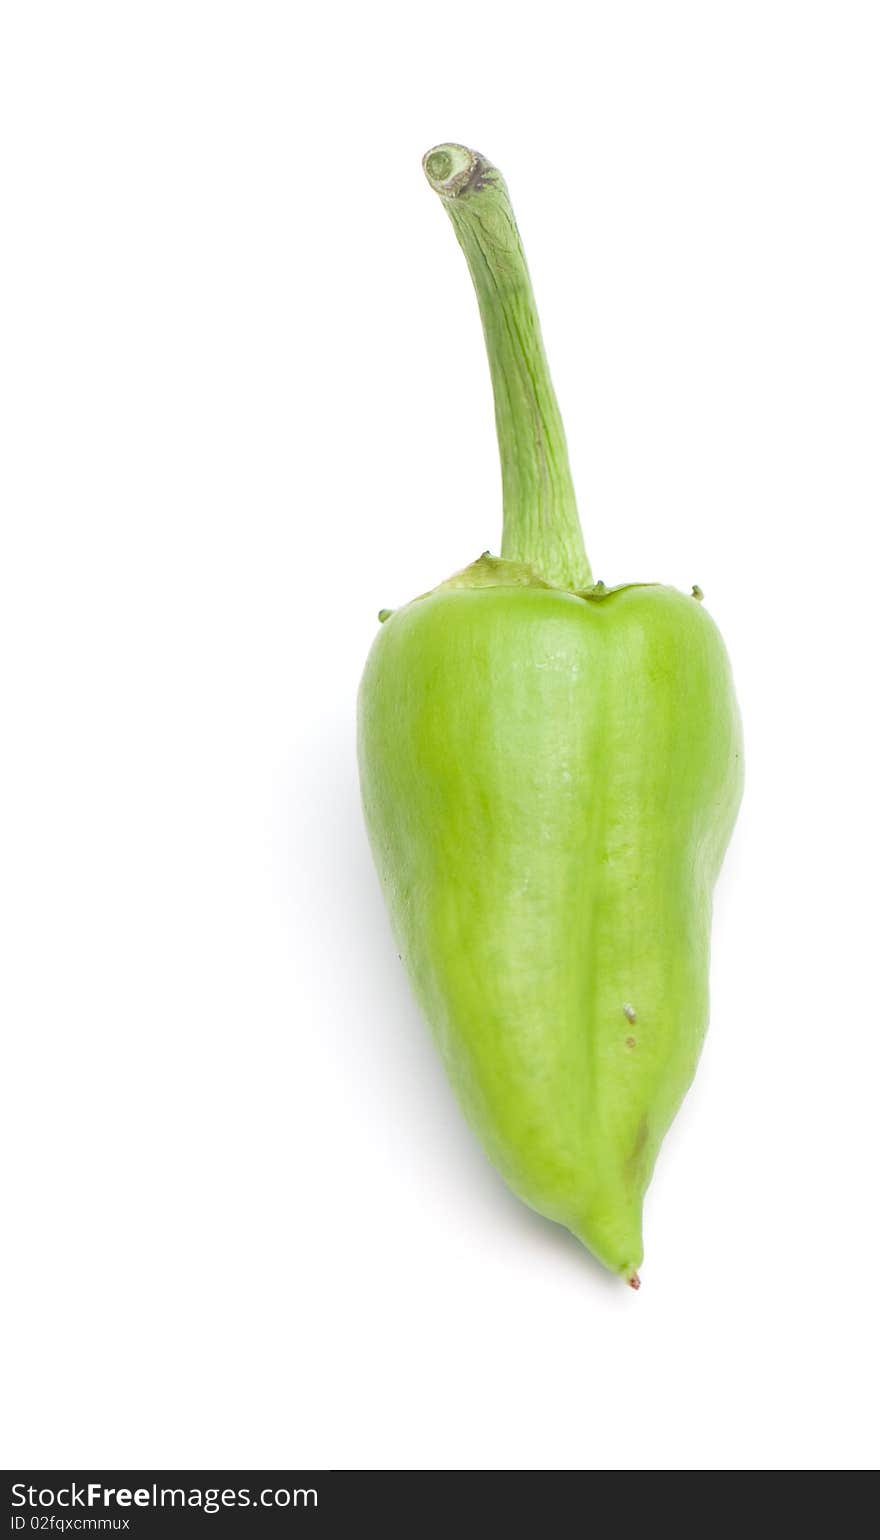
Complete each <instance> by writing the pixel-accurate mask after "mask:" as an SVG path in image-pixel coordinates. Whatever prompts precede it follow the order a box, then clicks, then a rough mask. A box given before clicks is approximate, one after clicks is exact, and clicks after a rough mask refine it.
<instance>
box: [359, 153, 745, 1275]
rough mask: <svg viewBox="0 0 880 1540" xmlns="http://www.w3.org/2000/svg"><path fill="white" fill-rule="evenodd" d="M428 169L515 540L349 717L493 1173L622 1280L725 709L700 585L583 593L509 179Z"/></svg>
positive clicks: (717, 770) (678, 1055)
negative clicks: (490, 409) (486, 381)
mask: <svg viewBox="0 0 880 1540" xmlns="http://www.w3.org/2000/svg"><path fill="white" fill-rule="evenodd" d="M424 169H425V173H426V175H427V178H428V181H429V182H430V184H431V186H432V187H433V188H434V190H435V191H436V192H437V193H439V195H440V197H441V199H442V201H443V204H444V206H445V208H446V211H447V213H448V214H449V216H450V218H451V220H452V224H453V226H454V228H455V233H456V235H457V237H458V240H459V243H460V245H461V247H462V249H463V250H464V254H465V257H466V259H467V262H468V266H469V268H470V272H471V277H472V279H473V282H474V286H475V289H476V293H477V298H478V301H479V306H480V312H481V316H482V321H483V330H484V333H485V338H486V345H487V349H488V355H489V364H490V369H491V375H492V385H493V390H494V396H495V418H496V425H497V431H498V444H499V448H500V453H501V468H502V483H503V499H504V529H503V538H502V545H501V556H500V557H494V556H491V555H489V554H488V552H486V553H484V554H483V555H482V556H480V557H479V558H478V559H477V560H476V561H474V562H473V563H472V564H471V565H470V566H468V567H465V568H464V570H463V571H461V572H458V573H456V574H455V575H454V576H453V577H451V578H449V579H448V580H447V581H446V582H444V583H441V584H440V585H439V587H437V588H435V589H434V590H433V591H432V592H431V593H429V594H426V595H423V596H422V597H420V598H417V599H415V600H413V601H412V602H411V603H409V604H406V605H404V606H403V607H402V608H400V609H397V610H395V611H393V612H387V611H383V612H382V618H383V620H384V623H383V625H382V627H381V629H380V631H379V633H378V635H377V637H376V640H375V643H374V645H373V648H372V651H371V653H370V656H369V659H368V662H367V666H366V671H365V674H364V678H363V682H362V685H361V691H360V699H359V726H358V748H359V762H360V773H361V786H362V794H363V803H364V809H365V815H366V822H367V828H368V832H369V836H370V841H371V845H372V849H373V853H374V856H375V861H376V865H377V867H378V871H379V876H380V879H381V883H382V887H383V890H384V893H385V897H386V900H387V903H388V907H389V910H390V913H391V918H392V922H393V925H394V929H395V932H396V936H397V940H398V947H399V950H400V952H401V955H402V957H403V960H404V962H405V964H406V967H407V970H408V972H409V975H410V978H411V980H412V983H413V986H414V989H415V993H416V995H417V997H418V999H419V1001H420V1003H421V1006H422V1008H423V1011H424V1014H425V1016H426V1017H427V1020H428V1022H429V1023H430V1026H431V1029H432V1032H433V1035H434V1037H435V1039H436V1042H437V1044H438V1046H439V1049H440V1053H441V1054H442V1057H443V1060H444V1063H445V1066H446V1070H447V1073H448V1076H449V1079H450V1081H451V1083H452V1085H453V1087H454V1089H455V1091H456V1093H457V1095H458V1097H459V1100H460V1102H461V1105H462V1107H463V1109H464V1112H465V1114H466V1116H467V1118H468V1119H469V1121H470V1123H471V1124H472V1126H473V1128H474V1129H475V1130H476V1131H477V1133H478V1135H479V1136H480V1138H481V1139H482V1141H483V1144H484V1146H485V1148H486V1150H487V1152H488V1154H489V1156H490V1158H491V1160H492V1161H493V1162H494V1164H495V1166H496V1167H497V1168H498V1170H499V1171H500V1172H501V1174H502V1176H503V1177H504V1178H505V1180H506V1181H507V1182H508V1184H509V1185H510V1187H511V1188H512V1189H513V1191H514V1192H515V1193H517V1194H518V1195H519V1197H520V1198H521V1199H523V1201H524V1202H525V1203H527V1204H530V1205H531V1207H533V1208H534V1209H537V1210H538V1212H539V1213H541V1214H544V1215H546V1216H547V1217H549V1218H550V1219H553V1220H556V1221H558V1222H559V1223H560V1224H563V1225H566V1226H567V1227H568V1228H569V1230H571V1231H572V1232H573V1233H574V1234H575V1235H576V1236H577V1237H578V1238H579V1239H580V1240H581V1241H582V1242H583V1243H584V1245H585V1246H587V1247H588V1248H589V1250H590V1251H591V1252H592V1253H593V1254H594V1255H595V1256H596V1257H598V1258H599V1260H600V1261H601V1262H603V1263H604V1264H605V1265H606V1266H607V1267H608V1268H610V1269H612V1270H613V1271H614V1272H616V1273H618V1274H620V1275H621V1276H622V1277H624V1278H625V1279H626V1280H627V1281H628V1282H629V1283H630V1284H631V1285H632V1286H633V1287H634V1288H637V1287H638V1286H639V1277H638V1271H637V1269H638V1267H639V1265H640V1263H641V1260H642V1203H643V1198H644V1194H645V1190H646V1188H647V1186H648V1182H649V1180H650V1177H651V1174H652V1170H653V1167H654V1163H655V1160H656V1157H657V1153H658V1150H659V1148H660V1144H661V1141H662V1139H663V1137H664V1134H665V1133H666V1131H667V1129H668V1128H669V1125H670V1123H671V1121H672V1119H673V1117H674V1116H675V1113H676V1112H677V1110H678V1107H679V1106H680V1104H681V1101H682V1098H683V1097H684V1094H685V1092H686V1090H687V1088H688V1086H689V1085H690V1082H691V1079H692V1077H693V1074H694V1071H695V1069H696V1064H697V1059H698V1056H699V1052H700V1048H701V1045H702V1041H703V1037H704V1034H705V1030H706V1025H707V1020H708V1008H709V1002H708V968H709V932H710V921H711V905H712V890H713V886H714V883H715V880H716V878H717V876H718V872H719V869H720V866H721V862H722V859H723V856H724V852H725V849H726V847H727V844H728V840H729V838H730V834H731V831H732V829H733V824H734V821H735V818H736V814H737V809H738V807H739V802H740V797H741V792H742V750H741V729H740V719H739V713H738V710H737V705H736V699H735V695H734V690H733V683H732V679H731V672H730V666H729V663H728V658H727V654H726V651H725V648H724V644H723V642H722V640H721V636H720V634H719V632H718V630H717V628H716V626H715V625H714V623H713V621H712V620H711V619H710V617H709V615H708V614H707V612H706V609H705V607H704V606H703V604H702V603H701V602H700V600H701V599H702V593H701V591H700V590H699V589H697V588H695V589H693V590H692V591H691V592H690V593H688V594H685V593H683V592H681V591H680V590H678V589H676V588H672V587H667V586H665V585H663V584H660V583H626V584H623V585H621V586H619V587H606V586H605V585H604V583H594V582H593V579H592V574H591V572H590V566H589V563H588V561H587V557H586V554H585V551H584V544H583V538H582V534H581V528H580V523H579V519H578V513H577V507H576V503H575V497H574V490H573V487H572V480H571V473H570V470H569V463H568V454H567V450H566V444H565V435H564V432H563V427H562V421H561V418H560V414H559V408H558V405H557V402H556V397H555V395H554V392H553V387H552V384H551V381H550V376H549V373H548V369H547V361H546V357H545V354H544V349H543V344H542V340H541V333H540V327H539V323H538V316H537V312H536V309H535V303H534V298H533V295H532V289H531V284H530V281H529V277H528V272H527V269H526V264H525V259H524V256H523V251H522V246H521V243H520V239H519V234H518V232H517V228H516V224H515V221H514V218H513V213H512V210H511V206H510V201H509V198H508V194H507V189H506V187H505V184H504V181H503V179H502V177H501V175H500V173H499V172H498V171H497V170H496V169H495V168H494V167H493V166H491V165H490V164H489V163H488V162H487V161H486V160H485V159H484V157H483V156H481V155H478V154H476V153H475V152H474V151H471V150H467V149H465V148H464V147H463V146H461V145H455V144H447V145H441V146H438V147H437V148H436V149H434V150H431V151H429V153H428V154H427V155H426V156H425V160H424Z"/></svg>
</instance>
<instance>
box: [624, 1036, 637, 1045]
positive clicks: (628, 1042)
mask: <svg viewBox="0 0 880 1540" xmlns="http://www.w3.org/2000/svg"><path fill="white" fill-rule="evenodd" d="M624 1041H625V1043H626V1046H627V1048H635V1046H636V1040H635V1038H634V1037H627V1038H625V1039H624Z"/></svg>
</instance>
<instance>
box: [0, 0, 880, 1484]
mask: <svg viewBox="0 0 880 1540" xmlns="http://www.w3.org/2000/svg"><path fill="white" fill-rule="evenodd" d="M878 70H880V18H878V12H877V8H876V6H874V5H872V4H863V5H862V4H857V3H846V0H834V3H828V4H813V3H791V4H785V3H779V0H776V3H774V0H759V3H742V0H740V3H737V4H717V3H716V4H705V3H703V0H699V3H693V4H684V3H664V4H663V5H655V4H651V3H645V4H631V3H615V4H611V3H607V4H584V5H581V6H573V5H568V4H566V5H562V4H557V3H552V0H542V4H541V5H540V6H533V5H527V6H526V5H518V4H515V3H505V4H497V5H495V4H487V3H479V0H469V3H466V4H458V3H455V0H447V3H445V4H444V5H443V6H442V7H425V6H414V5H411V4H401V5H399V6H398V5H391V4H387V3H386V4H381V3H380V4H371V5H363V6H362V5H326V6H313V7H306V6H303V5H299V4H296V3H286V4H268V3H257V0H247V3H240V4H223V3H216V0H212V3H204V4H198V3H186V0H183V3H181V0H173V3H165V4H162V3H156V0H152V3H150V4H146V3H144V4H118V3H107V4H94V3H82V0H81V3H79V4H77V5H68V4H57V5H52V4H43V3H27V4H25V3H21V4H15V3H8V4H6V5H5V6H4V8H3V12H2V35H0V77H2V78H0V117H2V122H0V141H2V145H3V154H2V167H0V208H2V221H3V238H2V246H0V265H2V283H0V305H2V329H3V342H2V354H3V359H2V365H0V368H2V379H3V403H2V420H3V437H4V451H3V464H2V488H0V491H2V513H3V556H2V587H3V596H2V633H3V634H2V705H0V721H2V735H3V744H4V747H3V753H2V770H0V773H2V778H3V788H2V795H0V816H2V822H3V829H2V851H3V854H2V865H0V871H2V878H0V881H2V889H3V895H2V905H3V908H2V918H0V936H2V950H3V954H4V962H3V974H2V990H3V1024H4V1072H3V1074H4V1086H5V1089H4V1118H3V1143H4V1147H5V1148H4V1152H3V1173H4V1185H5V1189H6V1191H5V1198H4V1231H5V1234H6V1237H7V1241H8V1250H7V1254H6V1260H5V1263H4V1267H3V1271H2V1293H3V1308H2V1321H3V1331H4V1334H5V1337H6V1341H5V1344H4V1346H3V1355H2V1356H3V1363H4V1377H5V1380H6V1396H5V1401H6V1415H7V1417H8V1426H7V1427H6V1430H5V1435H4V1438H3V1443H2V1454H3V1463H4V1465H7V1466H15V1465H22V1466H24V1465H27V1466H37V1467H44V1468H45V1467H53V1466H54V1467H59V1466H62V1467H67V1466H70V1467H76V1468H84V1467H87V1466H88V1465H93V1466H101V1467H107V1466H110V1467H112V1466H133V1467H151V1466H158V1467H165V1468H173V1467H175V1466H177V1467H182V1466H187V1465H189V1466H195V1467H213V1468H218V1469H220V1468H223V1467H224V1466H226V1467H232V1466H244V1467H257V1466H264V1467H270V1468H278V1467H280V1468H285V1469H287V1468H296V1467H306V1466H348V1467H356V1468H373V1467H378V1468H408V1467H421V1468H444V1467H445V1468H471V1467H474V1468H502V1469H503V1468H517V1467H529V1468H559V1469H565V1468H574V1469H631V1468H632V1469H639V1468H647V1469H738V1468H757V1469H764V1468H770V1469H812V1468H832V1469H836V1468H864V1467H867V1466H872V1465H874V1464H876V1460H877V1453H878V1444H877V1437H876V1412H877V1397H876V1385H877V1374H878V1351H877V1349H878V1339H877V1311H876V1303H875V1297H876V1290H877V1279H878V1272H880V1268H878V1255H877V1250H878V1247H877V1204H878V1196H877V1191H878V1189H877V1175H878V1160H877V1128H878V1112H877V1105H878V1088H880V1050H878V1041H880V1039H878V964H877V952H878V941H877V917H878V916H877V910H878V905H877V870H878V865H877V863H878V845H877V819H876V812H875V807H876V801H877V791H876V786H877V752H876V741H875V732H876V719H877V667H876V665H877V651H878V649H877V630H878V618H877V617H878V611H877V579H876V564H877V557H878V540H877V527H878V502H880V497H878V494H880V468H878V421H880V417H878V408H880V369H878V358H880V300H878V295H880V284H878V274H880V217H878V199H877V150H878V143H880V106H878V101H880V98H878V91H877V79H878ZM449 138H452V139H459V140H463V141H465V142H466V143H472V144H475V145H476V146H477V147H478V148H480V149H482V150H484V151H485V152H486V153H487V154H488V155H489V156H490V157H491V158H492V159H494V160H495V161H496V162H497V163H498V164H499V165H500V166H501V167H502V169H503V170H504V171H505V173H506V175H507V179H508V182H509V184H510V187H511V190H512V194H513V198H514V202H515V206H516V209H517V213H518V216H519V222H520V226H521V229H522V231H523V237H524V241H525V245H526V248H527V251H528V253H529V258H530V263H531V268H532V274H533V278H534V281H535V285H536V289H537V293H538V299H539V303H540V306H541V310H542V315H543V319H544V329H545V337H546V342H547V347H548V351H549V354H550V357H551V361H552V365H553V370H554V377H555V381H556V385H557V389H558V392H559V396H560V400H561V404H562V407H563V411H564V414H565V418H566V423H567V426H568V434H569V439H570V445H571V453H572V460H573V465H574V470H575V475H576V479H577V483H578V487H579V493H580V498H581V504H582V510H583V516H584V524H585V529H586V534H587V543H588V547H589V549H590V552H591V555H592V558H593V566H594V570H595V572H596V575H597V576H598V577H602V578H604V579H605V581H606V582H609V583H610V582H614V581H620V580H624V579H661V580H664V581H668V582H674V583H677V584H680V585H681V586H682V587H686V588H687V587H689V586H690V585H691V584H692V583H694V582H699V583H700V584H701V585H702V587H703V588H704V590H705V593H706V602H707V605H708V607H709V609H710V611H711V613H712V614H713V615H714V616H715V618H716V619H717V621H718V622H719V624H720V626H721V628H722V631H723V632H724V635H725V637H726V638H727V641H728V644H729V648H730V651H731V655H732V658H733V663H734V669H735V673H736V678H737V682H738V688H739V694H740V699H741V705H742V710H743V716H744V720H745V730H746V745H747V761H748V763H747V792H746V800H745V803H744V806H743V812H742V816H741V819H740V823H739V826H738V828H737V832H736V835H735V838H734V843H733V846H732V848H731V852H730V856H729V859H728V862H727V865H726V868H725V872H724V876H723V879H722V882H721V885H720V888H719V893H718V903H717V910H716V925H715V942H714V964H713V1020H712V1027H711V1030H710V1034H709V1038H708V1043H707V1047H706V1051H705V1054H704V1058H703V1062H702V1065H701V1069H700V1074H699V1076H698V1079H697V1082H696V1085H695V1088H694V1090H693V1092H692V1094H691V1095H690V1097H689V1098H688V1101H687V1104H686V1106H685V1108H684V1110H683V1112H682V1113H681V1115H680V1117H679V1119H678V1121H677V1123H676V1125H675V1128H674V1130H673V1132H672V1133H671V1134H670V1136H669V1138H668V1140H667V1143H666V1146H665V1148H664V1151H663V1154H662V1156H661V1159H660V1163H659V1167H658V1170H657V1174H656V1178H655V1181H654V1183H653V1186H652V1188H651V1191H650V1194H649V1198H648V1203H647V1212H646V1261H645V1265H644V1269H643V1275H642V1276H643V1287H642V1290H641V1293H640V1294H638V1295H635V1294H633V1293H632V1292H631V1291H630V1290H628V1289H626V1288H624V1287H622V1286H621V1285H620V1284H618V1283H616V1282H615V1281H614V1280H612V1279H611V1278H609V1277H606V1276H605V1275H603V1274H602V1273H601V1272H600V1270H599V1269H598V1268H597V1267H596V1266H595V1265H594V1264H593V1263H592V1262H591V1261H590V1259H589V1258H588V1257H587V1256H586V1254H584V1253H583V1252H581V1251H580V1249H579V1248H578V1246H577V1245H576V1243H575V1242H574V1241H573V1240H571V1239H570V1238H569V1237H568V1236H567V1235H566V1234H565V1233H563V1232H562V1231H559V1230H557V1229H556V1228H554V1227H553V1226H551V1225H549V1224H547V1223H545V1222H543V1221H541V1220H539V1219H538V1218H537V1217H535V1216H534V1215H532V1214H530V1213H529V1212H528V1211H526V1210H525V1209H524V1208H522V1207H520V1206H519V1205H518V1204H517V1203H516V1202H515V1201H514V1200H513V1199H512V1198H511V1197H510V1196H509V1195H508V1194H507V1193H506V1191H505V1190H504V1189H503V1188H502V1186H501V1184H500V1182H499V1180H498V1179H497V1178H496V1177H495V1175H494V1173H493V1172H492V1170H491V1169H490V1167H489V1166H488V1165H487V1163H486V1162H485V1160H484V1158H483V1156H482V1154H481V1152H480V1150H479V1148H478V1147H477V1146H476V1144H475V1142H474V1140H473V1139H472V1138H471V1136H470V1134H469V1133H468V1132H467V1131H466V1129H465V1127H464V1126H463V1124H462V1121H461V1119H460V1116H459V1113H458V1111H457V1108H456V1106H455V1105H454V1103H453V1101H452V1098H451V1095H450V1093H449V1092H448V1090H447V1088H446V1085H445V1082H444V1080H443V1076H442V1074H441V1071H440V1069H439V1067H438V1063H437V1061H436V1059H435V1056H434V1053H433V1050H432V1048H431V1046H430V1043H429V1041H428V1038H427V1034H426V1031H425V1029H424V1027H423V1026H422V1024H421V1022H420V1020H419V1018H418V1015H417V1012H416V1010H415V1008H414V1006H413V1005H412V1003H411V1001H410V998H409V994H408V992H407V987H406V983H405V980H404V978H403V976H402V973H401V970H400V965H399V963H398V960H397V956H396V952H395V948H394V945H393V942H392V940H391V937H390V933H389V929H388V925H387V922H386V918H385V915H384V912H383V908H382V904H381V900H380V895H379V891H378V886H377V883H376V880H375V877H374V874H373V870H372V866H371V862H370V857H369V853H368V849H367V845H366V840H365V837H364V833H363V829H362V825H361V817H360V810H359V804H358V791H357V782H356V772H355V763H354V745H353V713H354V700H355V692H356V687H357V682H358V677H359V673H360V670H361V667H362V664H363V660H364V657H365V655H366V652H367V649H368V647H369V645H370V642H371V640H372V638H373V635H374V633H375V630H376V621H375V616H376V612H377V610H378V609H379V608H380V607H381V606H384V605H389V606H394V605H397V604H400V603H402V602H405V601H406V600H407V599H408V598H410V597H412V596H414V595H415V594H417V593H419V592H421V591H423V590H424V589H426V588H428V587H430V586H432V585H433V584H434V583H435V582H437V581H439V580H440V579H442V578H443V577H445V576H447V575H448V574H449V573H450V572H451V571H452V570H454V569H455V568H457V567H459V566H461V565H463V564H464V563H465V562H467V561H469V560H470V559H472V558H473V557H474V556H476V555H477V554H478V553H479V552H480V551H481V550H483V549H484V548H485V547H486V546H492V547H493V548H495V549H497V546H498V540H499V527H500V515H499V507H500V494H499V478H498V471H497V466H496V456H495V445H494V436H493V421H492V408H491V396H490V389H489V382H488V373H487V370H486V366H485V362H484V359H483V354H482V339H481V336H480V330H479V324H478V319H477V312H476V306H475V302H474V300H473V296H472V294H471V291H470V286H469V280H468V277H467V273H466V270H465V266H464V262H463V260H462V258H461V254H460V253H459V251H458V249H457V247H456V245H455V241H454V238H453V234H452V231H451V229H450V228H449V225H448V222H447V220H446V219H445V217H444V215H443V212H442V209H441V207H440V205H439V203H438V201H437V199H436V198H435V197H434V195H433V194H432V193H431V192H430V190H429V189H428V187H427V185H426V184H425V183H424V181H423V178H422V173H421V170H420V164H419V162H420V157H421V155H422V152H423V151H424V150H425V149H426V148H427V147H428V146H429V145H431V144H433V143H435V142H436V141H438V140H442V139H449Z"/></svg>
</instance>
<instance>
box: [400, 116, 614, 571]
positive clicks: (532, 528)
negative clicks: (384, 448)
mask: <svg viewBox="0 0 880 1540" xmlns="http://www.w3.org/2000/svg"><path fill="white" fill-rule="evenodd" d="M422 165H423V167H424V170H425V175H426V177H427V178H428V181H429V182H430V184H431V186H432V187H433V189H434V191H435V192H436V193H439V195H440V197H441V198H442V200H443V206H444V208H445V209H446V212H447V214H448V215H449V217H450V219H451V220H452V224H453V226H454V228H455V233H456V236H457V237H458V243H459V245H460V246H461V248H462V251H463V252H464V254H465V257H466V259H467V264H468V267H469V268H470V273H471V278H472V279H473V283H474V288H475V289H476V291H477V300H478V301H479V306H480V315H481V317H482V321H483V333H484V335H485V338H486V349H487V352H488V355H489V369H490V372H491V375H492V390H493V392H494V396H495V426H496V429H497V432H498V448H499V451H500V454H501V482H502V490H503V496H504V532H503V536H502V541H501V554H502V556H503V557H505V558H506V559H507V560H509V561H519V562H527V563H528V564H529V565H530V566H531V567H534V568H535V569H536V571H537V572H538V573H540V575H541V577H543V578H545V579H546V580H547V581H548V582H551V583H554V584H556V585H558V586H559V587H560V588H586V587H588V586H589V584H590V583H591V582H592V573H591V571H590V563H589V562H588V560H587V556H586V552H585V550H584V539H583V535H582V533H581V526H580V520H579V518H578V511H577V503H576V501H575V495H574V486H573V484H572V479H571V470H570V468H569V464H568V450H567V448H566V443H565V430H564V428H563V426H562V418H561V416H560V413H559V406H558V404H557V401H556V394H555V392H554V390H553V384H552V382H551V379H550V371H549V369H548V367H547V358H546V355H545V353H544V344H543V341H542V339H541V326H540V322H539V320H538V312H537V309H536V307H535V298H534V295H533V293H532V285H531V280H530V279H529V272H528V268H527V267H526V259H525V256H524V254H523V249H522V243H521V241H520V238H519V231H518V230H517V228H516V221H515V219H514V217H513V209H512V208H511V205H510V198H509V196H508V193H507V188H506V186H505V185H504V178H503V177H502V175H501V173H500V171H497V170H496V168H495V167H494V166H492V165H490V164H489V162H488V161H487V160H486V159H485V158H484V156H482V155H479V154H477V152H476V150H468V149H466V148H465V147H464V145H461V144H439V145H437V146H436V147H435V148H434V149H433V150H429V151H428V153H427V155H426V156H425V158H424V160H423V162H422Z"/></svg>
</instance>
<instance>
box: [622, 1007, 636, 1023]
mask: <svg viewBox="0 0 880 1540" xmlns="http://www.w3.org/2000/svg"><path fill="white" fill-rule="evenodd" d="M623 1014H624V1016H625V1017H626V1019H627V1021H635V1019H636V1008H635V1006H634V1005H630V1004H629V1003H627V1004H626V1005H625V1006H624V1007H623Z"/></svg>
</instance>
